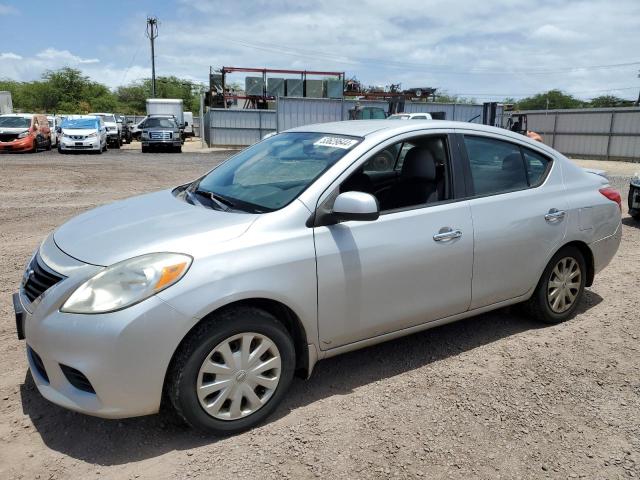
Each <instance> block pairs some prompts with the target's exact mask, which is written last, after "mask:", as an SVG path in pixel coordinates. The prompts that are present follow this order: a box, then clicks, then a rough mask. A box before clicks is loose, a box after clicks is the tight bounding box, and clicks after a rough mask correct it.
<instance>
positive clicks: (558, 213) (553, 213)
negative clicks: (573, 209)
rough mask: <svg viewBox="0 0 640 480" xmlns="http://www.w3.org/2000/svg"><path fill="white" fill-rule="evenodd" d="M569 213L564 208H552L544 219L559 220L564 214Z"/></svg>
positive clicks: (548, 220)
mask: <svg viewBox="0 0 640 480" xmlns="http://www.w3.org/2000/svg"><path fill="white" fill-rule="evenodd" d="M566 214H567V213H566V212H565V211H564V210H558V209H557V208H552V209H551V210H549V213H547V214H546V215H545V216H544V219H545V220H546V221H547V222H551V223H552V222H559V221H560V220H562V219H563V218H564V216H565V215H566Z"/></svg>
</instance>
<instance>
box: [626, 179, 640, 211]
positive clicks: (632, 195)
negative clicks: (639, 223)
mask: <svg viewBox="0 0 640 480" xmlns="http://www.w3.org/2000/svg"><path fill="white" fill-rule="evenodd" d="M627 202H628V204H629V215H632V216H634V217H637V216H639V215H640V185H635V184H633V183H631V184H630V185H629V197H628V199H627Z"/></svg>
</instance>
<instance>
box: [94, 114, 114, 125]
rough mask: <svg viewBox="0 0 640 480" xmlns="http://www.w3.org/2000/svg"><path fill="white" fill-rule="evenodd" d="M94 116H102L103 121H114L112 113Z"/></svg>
mask: <svg viewBox="0 0 640 480" xmlns="http://www.w3.org/2000/svg"><path fill="white" fill-rule="evenodd" d="M96 117H102V120H104V121H105V122H111V123H116V118H115V117H114V116H113V115H96Z"/></svg>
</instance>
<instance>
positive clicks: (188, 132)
mask: <svg viewBox="0 0 640 480" xmlns="http://www.w3.org/2000/svg"><path fill="white" fill-rule="evenodd" d="M183 135H184V138H189V137H193V136H194V135H195V134H194V132H193V113H192V112H184V130H183Z"/></svg>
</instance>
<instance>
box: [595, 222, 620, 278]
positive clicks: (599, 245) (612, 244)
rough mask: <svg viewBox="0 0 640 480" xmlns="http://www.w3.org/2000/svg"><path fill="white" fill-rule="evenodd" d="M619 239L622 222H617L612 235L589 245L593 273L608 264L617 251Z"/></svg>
mask: <svg viewBox="0 0 640 480" xmlns="http://www.w3.org/2000/svg"><path fill="white" fill-rule="evenodd" d="M621 240H622V222H620V223H618V228H616V231H615V233H613V235H609V236H608V237H605V238H603V239H602V240H598V241H597V242H593V243H591V244H590V245H589V248H591V252H592V253H593V266H594V272H595V273H598V272H600V271H601V270H602V269H604V268H605V267H606V266H607V265H609V263H610V262H611V260H612V259H613V257H614V256H615V254H616V252H617V251H618V247H619V246H620V242H621Z"/></svg>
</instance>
